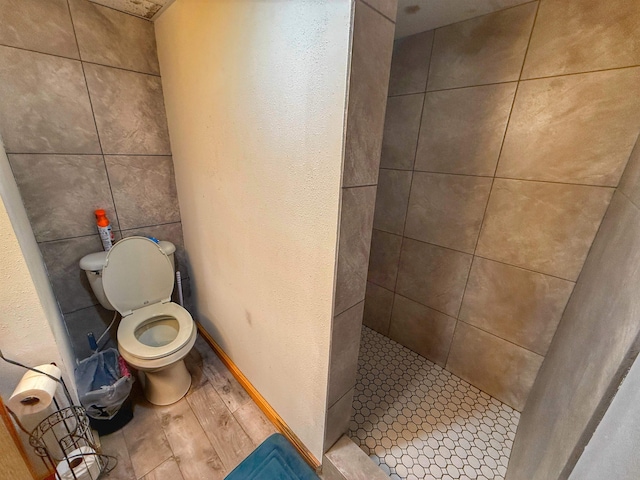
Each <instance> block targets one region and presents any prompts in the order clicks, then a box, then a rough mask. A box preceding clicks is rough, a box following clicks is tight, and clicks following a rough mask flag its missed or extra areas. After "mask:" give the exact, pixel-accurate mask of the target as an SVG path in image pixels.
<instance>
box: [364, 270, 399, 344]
mask: <svg viewBox="0 0 640 480" xmlns="http://www.w3.org/2000/svg"><path fill="white" fill-rule="evenodd" d="M392 308H393V292H392V291H389V290H387V289H386V288H382V287H379V286H378V285H376V284H375V283H371V282H367V292H366V296H365V300H364V316H363V319H362V323H363V324H364V325H366V326H367V327H369V328H371V329H373V330H375V331H376V332H378V333H381V334H383V335H387V334H388V333H389V323H390V321H391V309H392Z"/></svg>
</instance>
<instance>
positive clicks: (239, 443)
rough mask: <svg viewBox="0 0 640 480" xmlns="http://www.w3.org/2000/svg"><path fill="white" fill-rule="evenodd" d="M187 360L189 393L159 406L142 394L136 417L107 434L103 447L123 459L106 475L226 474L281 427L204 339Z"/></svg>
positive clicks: (192, 479) (157, 479)
mask: <svg viewBox="0 0 640 480" xmlns="http://www.w3.org/2000/svg"><path fill="white" fill-rule="evenodd" d="M185 361H186V364H187V367H188V368H189V371H190V372H191V375H192V378H193V383H192V386H191V390H190V391H189V393H188V394H187V396H186V397H185V398H183V399H182V400H180V401H179V402H177V403H174V404H173V405H169V406H166V407H158V406H154V405H151V404H149V403H148V402H146V401H145V400H144V399H143V398H142V395H140V394H138V395H137V396H135V397H134V398H136V400H135V407H134V418H133V420H132V421H131V422H130V423H129V424H127V425H126V426H125V427H124V428H123V429H122V430H120V431H118V432H116V433H113V434H111V435H106V436H103V437H101V443H102V449H103V452H104V453H106V454H108V455H114V456H116V457H117V458H118V466H117V467H116V468H115V469H114V470H113V471H111V472H110V473H109V475H107V476H105V478H108V479H110V480H116V479H117V480H139V479H144V480H196V479H198V480H200V479H208V480H216V479H222V478H224V477H225V475H227V474H228V473H229V472H230V471H231V470H233V468H235V467H236V466H237V465H238V464H239V463H240V462H241V461H242V460H243V459H244V458H245V457H246V456H247V455H249V454H250V453H251V452H252V451H253V449H254V448H255V447H257V446H258V445H259V444H260V443H262V441H263V440H264V439H266V438H267V437H268V436H269V435H271V434H272V433H275V432H276V430H275V428H274V426H273V425H272V424H271V423H270V422H269V420H267V418H266V417H265V416H264V414H263V413H262V411H260V409H259V408H258V407H257V406H256V404H255V403H254V402H253V400H252V399H251V398H250V397H249V396H248V395H247V393H246V392H245V390H244V389H243V388H242V387H241V386H240V384H239V383H238V382H237V381H236V380H235V378H233V376H232V375H231V373H229V371H228V370H227V368H226V367H225V366H224V365H223V364H222V362H221V361H220V360H219V359H218V357H217V356H216V355H215V353H214V352H213V351H212V350H211V348H210V347H209V345H208V344H207V343H205V342H204V341H203V340H202V339H201V338H198V340H197V341H196V345H195V347H194V349H193V350H192V351H191V353H190V354H189V356H188V357H187V358H186V360H185ZM101 478H102V477H101Z"/></svg>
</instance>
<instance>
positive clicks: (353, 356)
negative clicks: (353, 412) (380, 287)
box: [327, 301, 364, 405]
mask: <svg viewBox="0 0 640 480" xmlns="http://www.w3.org/2000/svg"><path fill="white" fill-rule="evenodd" d="M363 310H364V301H362V302H360V303H358V304H356V305H354V306H353V307H351V308H350V309H349V310H347V311H346V312H342V313H341V314H340V315H338V316H336V317H335V318H334V319H333V328H332V330H331V353H330V356H329V387H328V388H329V393H328V398H327V404H328V405H333V404H334V403H335V402H337V401H338V400H339V399H340V397H342V396H343V395H344V394H345V393H347V392H348V391H349V390H351V389H352V388H353V387H354V386H355V384H356V372H357V370H358V353H359V352H360V331H361V329H362V313H363Z"/></svg>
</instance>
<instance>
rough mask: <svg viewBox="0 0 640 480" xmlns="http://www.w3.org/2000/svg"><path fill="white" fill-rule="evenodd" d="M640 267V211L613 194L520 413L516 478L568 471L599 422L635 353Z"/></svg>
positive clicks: (513, 463)
mask: <svg viewBox="0 0 640 480" xmlns="http://www.w3.org/2000/svg"><path fill="white" fill-rule="evenodd" d="M639 265H640V212H639V211H638V208H637V207H636V206H634V205H633V204H632V203H631V202H629V200H628V199H627V198H625V197H624V196H623V195H621V194H620V193H616V194H615V196H614V197H613V200H612V202H611V206H610V208H609V210H608V212H607V215H606V216H605V218H604V221H603V222H602V226H601V228H600V231H599V232H598V235H597V237H596V239H595V241H594V243H593V247H592V248H591V252H590V253H589V256H588V257H587V260H586V262H585V265H584V269H583V270H582V274H581V275H580V279H579V280H578V283H577V284H576V287H575V291H574V292H573V295H572V296H571V300H569V304H568V305H567V309H566V312H565V314H564V316H563V318H562V320H561V322H560V325H559V326H558V331H557V332H556V335H555V337H554V339H553V342H552V344H551V346H550V348H549V352H548V353H547V356H546V359H545V362H544V365H543V366H542V368H541V369H540V374H539V375H538V378H537V380H536V383H535V385H534V387H533V389H532V391H531V395H530V398H529V402H528V403H527V407H526V409H525V410H524V411H523V412H522V416H521V418H520V424H519V426H518V435H517V436H516V440H515V443H514V446H513V453H512V455H511V460H510V463H509V469H510V471H512V472H513V475H512V477H511V478H513V479H514V480H525V479H526V480H528V479H531V478H558V477H559V476H560V473H561V472H562V471H571V467H572V466H573V464H574V463H575V461H576V456H575V455H574V452H576V451H582V449H583V448H584V446H585V443H586V442H587V441H588V439H589V437H590V436H591V433H592V432H593V430H594V429H595V426H596V425H597V423H599V421H600V419H601V417H602V414H603V413H604V410H605V409H606V408H607V406H608V404H609V402H610V400H611V398H612V397H613V395H614V393H615V391H616V389H617V388H618V386H619V384H620V381H621V380H622V377H623V376H624V375H625V374H626V373H627V370H628V368H629V365H630V364H631V362H632V361H633V359H634V358H635V355H636V354H637V352H638V333H640V324H639V323H638V312H640V296H639V295H638V285H639V284H640V268H638V266H639ZM566 468H568V470H565V469H566Z"/></svg>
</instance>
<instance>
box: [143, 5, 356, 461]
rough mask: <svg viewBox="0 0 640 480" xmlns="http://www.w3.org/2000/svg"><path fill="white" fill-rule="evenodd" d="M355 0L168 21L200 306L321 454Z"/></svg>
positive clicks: (160, 27)
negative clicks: (352, 14) (350, 43)
mask: <svg viewBox="0 0 640 480" xmlns="http://www.w3.org/2000/svg"><path fill="white" fill-rule="evenodd" d="M350 16H351V2H350V0H323V1H320V0H296V1H287V2H255V1H250V0H234V1H220V2H211V1H208V0H179V1H178V2H176V3H174V4H173V5H172V6H170V7H169V8H168V9H167V10H166V11H165V12H164V13H163V14H162V15H161V16H160V18H159V19H158V20H157V22H156V24H155V25H156V37H157V42H158V55H159V59H160V66H161V71H162V84H163V88H164V96H165V104H166V108H167V117H168V122H169V133H170V136H171V145H172V151H173V156H174V165H175V172H176V182H177V187H178V195H179V198H180V210H181V215H182V222H183V230H184V238H185V245H186V250H187V252H188V254H189V259H190V263H191V266H192V271H193V282H194V284H195V296H196V301H197V310H198V316H197V320H198V321H200V322H201V323H202V324H203V325H204V326H205V328H206V329H207V330H208V331H209V332H210V333H211V334H212V335H213V337H214V338H215V339H216V341H217V342H219V343H220V345H221V346H222V347H223V348H224V350H225V351H226V352H227V353H228V354H229V355H230V357H231V358H232V359H233V361H234V362H235V363H236V364H237V365H238V366H239V368H240V369H241V370H242V372H243V373H244V374H245V375H246V376H247V377H248V378H249V380H250V381H251V382H252V384H253V385H254V386H255V387H256V388H257V389H258V390H259V391H260V393H261V394H262V395H263V396H264V397H265V398H266V400H267V401H268V402H269V403H270V404H271V405H272V406H273V407H274V408H275V409H276V411H277V412H278V413H279V414H280V415H281V416H282V417H283V419H284V420H285V421H286V422H287V424H288V425H289V426H290V427H291V428H292V429H293V430H294V432H295V433H296V434H297V435H298V436H299V437H300V439H301V440H302V441H303V442H304V443H305V445H306V446H307V447H308V448H309V449H310V450H311V452H312V453H313V454H314V455H315V456H316V457H317V458H318V459H320V458H321V455H322V442H323V430H324V416H325V403H326V393H327V375H328V356H329V338H330V327H331V318H332V317H331V316H332V297H333V284H334V268H335V254H336V231H337V225H338V206H339V195H340V176H341V170H342V156H343V127H344V111H345V104H346V86H347V66H348V56H349V38H350V23H351V19H350Z"/></svg>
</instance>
